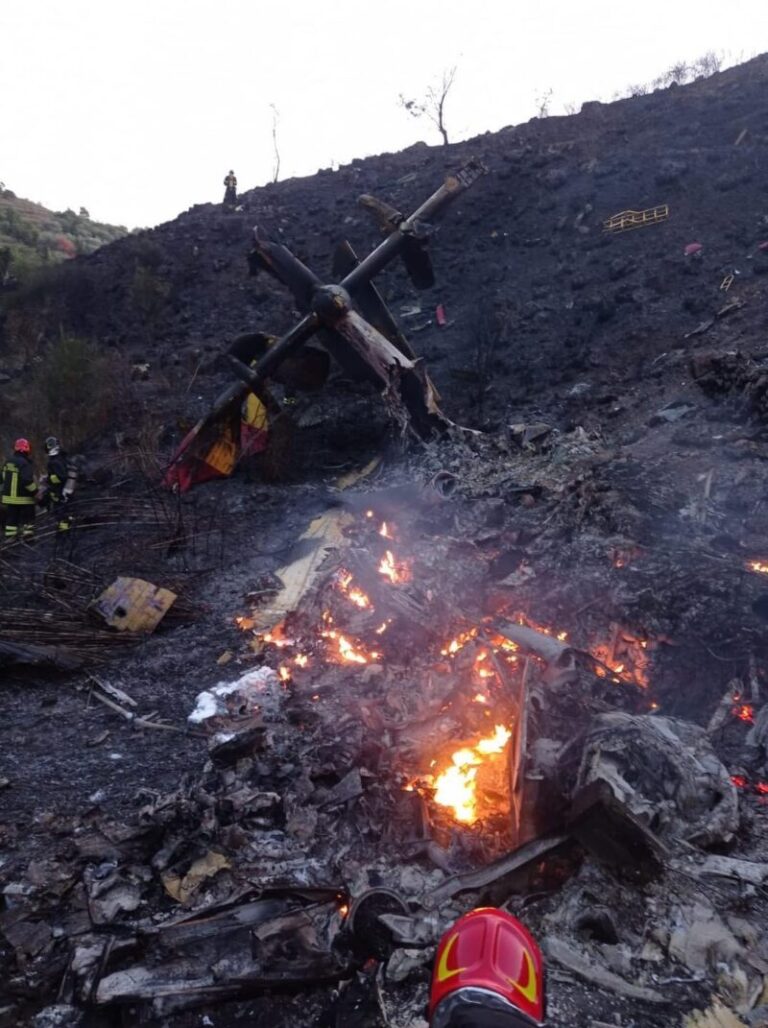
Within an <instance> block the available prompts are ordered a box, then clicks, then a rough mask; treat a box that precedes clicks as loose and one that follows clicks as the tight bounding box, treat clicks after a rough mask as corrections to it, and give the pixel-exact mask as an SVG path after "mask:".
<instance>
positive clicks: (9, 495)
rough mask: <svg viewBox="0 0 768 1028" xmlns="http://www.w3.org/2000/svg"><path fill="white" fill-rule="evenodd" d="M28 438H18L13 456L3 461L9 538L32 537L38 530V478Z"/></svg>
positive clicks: (3, 500)
mask: <svg viewBox="0 0 768 1028" xmlns="http://www.w3.org/2000/svg"><path fill="white" fill-rule="evenodd" d="M31 453H32V447H31V446H30V445H29V440H28V439H17V440H16V442H15V443H14V444H13V456H12V457H10V458H9V459H8V460H7V461H6V462H5V464H4V465H3V480H2V489H3V494H2V504H3V510H4V511H5V541H6V542H14V541H15V540H17V539H18V538H19V537H21V538H22V539H26V540H30V539H31V538H32V536H33V535H34V533H35V497H36V495H37V482H36V481H35V469H34V466H33V464H32V458H31V456H30V454H31Z"/></svg>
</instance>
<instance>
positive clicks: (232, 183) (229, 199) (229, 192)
mask: <svg viewBox="0 0 768 1028" xmlns="http://www.w3.org/2000/svg"><path fill="white" fill-rule="evenodd" d="M224 206H225V207H236V206H237V178H236V177H235V173H234V171H232V169H231V168H230V169H229V174H228V175H227V177H226V178H225V179H224Z"/></svg>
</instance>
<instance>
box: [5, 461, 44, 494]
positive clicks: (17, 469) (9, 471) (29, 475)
mask: <svg viewBox="0 0 768 1028" xmlns="http://www.w3.org/2000/svg"><path fill="white" fill-rule="evenodd" d="M36 493H37V482H36V481H35V472H34V468H33V467H32V461H31V460H30V459H29V457H27V456H26V455H25V454H23V453H14V455H13V456H12V457H11V458H9V460H7V461H6V462H5V465H4V466H3V503H7V504H13V505H17V506H22V505H27V504H33V503H34V502H35V494H36Z"/></svg>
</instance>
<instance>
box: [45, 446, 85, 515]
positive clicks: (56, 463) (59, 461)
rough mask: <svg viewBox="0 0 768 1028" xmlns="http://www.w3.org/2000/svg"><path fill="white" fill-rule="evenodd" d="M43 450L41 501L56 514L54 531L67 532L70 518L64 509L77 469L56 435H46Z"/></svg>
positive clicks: (71, 490) (72, 488) (73, 486)
mask: <svg viewBox="0 0 768 1028" xmlns="http://www.w3.org/2000/svg"><path fill="white" fill-rule="evenodd" d="M45 450H46V453H47V454H48V469H47V471H48V473H47V475H46V479H45V483H44V485H43V490H42V497H41V502H44V503H45V505H46V506H47V507H48V508H49V509H50V510H52V511H53V512H54V514H55V515H56V531H57V532H68V531H69V530H70V528H71V527H72V518H71V517H70V516H69V515H68V514H66V513H65V509H66V504H67V503H68V502H69V498H70V496H71V495H72V493H73V492H74V491H75V481H76V479H77V471H76V468H75V466H74V464H73V463H71V462H70V460H69V458H68V457H67V455H66V453H65V452H64V450H62V448H61V443H60V442H59V440H58V439H57V438H56V436H53V435H49V436H48V438H47V439H46V440H45Z"/></svg>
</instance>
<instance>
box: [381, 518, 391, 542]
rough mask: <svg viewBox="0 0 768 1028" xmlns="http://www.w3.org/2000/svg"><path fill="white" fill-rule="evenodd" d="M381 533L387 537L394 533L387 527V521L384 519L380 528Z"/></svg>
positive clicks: (389, 537)
mask: <svg viewBox="0 0 768 1028" xmlns="http://www.w3.org/2000/svg"><path fill="white" fill-rule="evenodd" d="M379 535H381V536H384V538H385V539H391V538H392V535H391V533H390V531H389V528H388V527H387V523H386V521H382V523H381V528H380V529H379Z"/></svg>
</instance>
